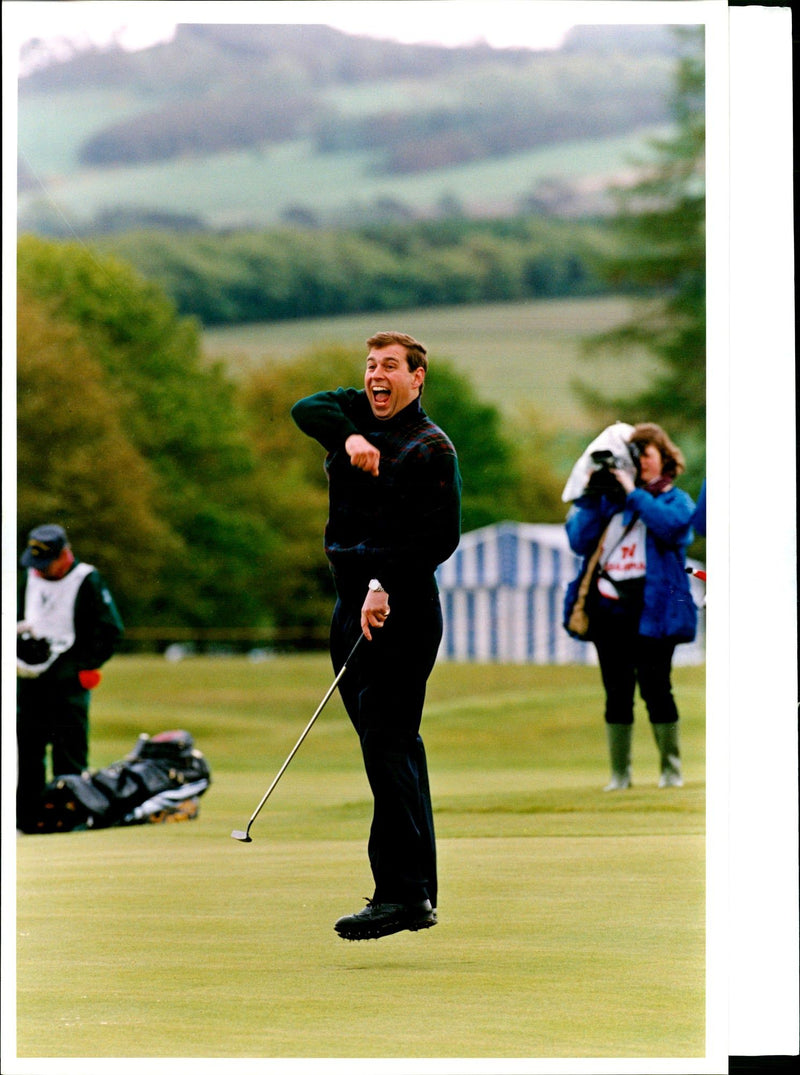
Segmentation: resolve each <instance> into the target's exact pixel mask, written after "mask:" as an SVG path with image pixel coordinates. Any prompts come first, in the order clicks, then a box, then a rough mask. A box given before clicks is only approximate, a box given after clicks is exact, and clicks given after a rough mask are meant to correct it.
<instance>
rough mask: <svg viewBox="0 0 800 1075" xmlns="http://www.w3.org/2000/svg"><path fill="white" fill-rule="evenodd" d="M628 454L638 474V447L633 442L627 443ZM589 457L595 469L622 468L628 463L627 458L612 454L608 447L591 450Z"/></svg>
mask: <svg viewBox="0 0 800 1075" xmlns="http://www.w3.org/2000/svg"><path fill="white" fill-rule="evenodd" d="M628 454H629V455H630V458H631V461H632V462H633V465H634V466H635V467H636V472H637V474H638V472H639V449H638V448H637V446H636V445H635V444H632V443H629V444H628ZM589 458H590V459H591V461H592V466H593V467H594V469H595V470H622V469H624V468H625V466H626V465H627V463H628V460H627V459H621V458H620V457H619V456H616V455H614V453H613V452H612V451H610V450H609V449H608V448H601V449H599V450H598V451H595V452H591V453H590V456H589Z"/></svg>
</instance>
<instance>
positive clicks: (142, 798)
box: [33, 731, 211, 833]
mask: <svg viewBox="0 0 800 1075" xmlns="http://www.w3.org/2000/svg"><path fill="white" fill-rule="evenodd" d="M210 783H211V771H210V769H209V767H208V763H207V761H206V759H205V757H204V755H203V754H202V752H201V751H199V750H197V749H196V748H195V745H194V740H193V739H192V736H191V735H190V734H189V732H185V731H170V732H161V733H160V734H159V735H154V736H153V737H152V738H150V736H149V735H144V734H143V735H140V736H139V740H138V742H137V743H136V746H135V747H134V749H133V750H132V751H131V753H130V754H128V755H127V756H126V757H125V758H123V759H122V761H118V762H115V763H114V764H113V765H109V766H108V767H107V768H105V769H100V770H98V771H97V772H94V773H83V774H82V775H80V776H78V775H67V776H58V777H56V778H55V779H54V780H52V781H51V782H50V783H49V784H48V785H47V787H46V788H45V791H44V796H43V798H42V805H41V811H40V815H39V819H38V821H37V824H36V828H35V829H34V830H33V831H35V832H41V833H49V832H71V831H74V830H75V829H105V828H110V827H111V826H112V825H140V824H144V823H146V822H163V821H188V820H190V819H192V818H194V817H196V816H197V814H198V812H199V799H200V796H201V795H203V794H204V793H205V792H206V791H207V790H208V787H209V785H210Z"/></svg>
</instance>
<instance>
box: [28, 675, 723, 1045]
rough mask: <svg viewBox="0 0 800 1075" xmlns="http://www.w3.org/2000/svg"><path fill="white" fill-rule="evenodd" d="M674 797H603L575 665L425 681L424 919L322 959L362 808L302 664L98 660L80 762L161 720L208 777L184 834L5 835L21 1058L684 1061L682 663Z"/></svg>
mask: <svg viewBox="0 0 800 1075" xmlns="http://www.w3.org/2000/svg"><path fill="white" fill-rule="evenodd" d="M674 678H675V687H676V697H677V700H678V704H679V707H680V709H681V712H682V724H683V751H684V758H685V775H686V778H687V779H686V785H685V787H684V788H682V789H669V790H658V789H657V787H656V782H657V766H656V752H655V747H654V744H653V743H652V740H651V738H650V731H649V727H648V725H647V721H646V718H645V717H644V715H643V713H642V712H638V713H637V725H636V731H635V736H634V785H635V786H634V788H633V789H631V790H630V791H628V792H623V793H617V794H613V795H608V794H604V793H603V792H602V790H601V788H602V786H603V784H604V783H605V780H606V776H607V773H606V761H605V743H604V735H603V728H602V719H601V715H600V714H601V691H600V684H599V673H598V672H597V669H595V668H592V667H578V666H569V667H558V668H556V667H544V666H538V667H537V666H516V665H515V666H508V665H485V666H478V665H448V664H439V665H438V666H437V668H436V669H435V671H434V673H433V676H432V677H431V682H430V690H429V703H428V707H427V712H426V717H425V721H424V724H423V734H424V737H425V741H426V747H427V750H428V755H429V764H430V769H431V780H432V791H433V799H434V810H435V814H436V823H437V833H438V838H439V856H440V876H441V888H440V905H439V925H438V926H437V927H436V929H434V930H429V931H425V932H422V933H418V934H410V933H401V934H398V935H395V936H392V937H387V938H383V939H382V940H380V941H374V942H361V943H347V942H344V941H341V940H340V939H339V938H337V937H336V935H335V934H334V932H333V928H332V927H333V922H334V920H335V919H336V918H337V917H339V915H341V914H346V913H348V912H351V911H354V910H357V909H359V907H360V906H362V897H365V896H369V895H371V877H370V874H369V868H368V865H367V860H366V836H367V828H368V824H369V816H370V796H369V791H368V788H367V786H366V781H365V778H364V775H363V772H362V768H361V762H360V757H359V755H358V746H357V741H356V739H355V735H354V733H353V732H352V730H351V728H350V726H349V724H348V722H347V719H346V717H345V715H344V711H343V708H342V706H341V703H340V701H339V699H338V697H334V698H333V699H332V700H331V702H330V704H329V706H328V707H327V709H326V710H325V712H324V713H323V715H322V716H321V717H320V719H319V721H318V722H317V724H316V725H315V726H314V729H313V731H312V733H311V734H310V736H309V738H308V739H307V740H306V742H305V743H304V744H303V747H302V750H301V751H300V752H299V753H298V755H297V757H296V758H295V760H294V761H293V763H292V766H291V767H290V768H289V769H288V770H287V773H286V775H285V777H284V778H283V780H282V782H281V784H280V785H279V787H278V788H277V789H276V791H275V794H274V795H273V796H272V798H271V799H270V801H269V802H268V803H267V805H266V806H265V808H264V810H263V812H262V813H261V815H260V816H259V818H258V819H257V821H256V823H255V825H254V826H253V829H252V835H253V843H252V844H248V845H245V844H241V843H239V842H237V841H234V840H232V839H231V838H230V833H231V830H232V829H234V828H243V827H244V825H245V823H246V822H247V819H248V817H249V816H250V814H251V812H252V810H253V809H254V807H255V806H256V804H257V803H258V801H259V799H260V798H261V796H262V794H263V792H264V790H265V789H266V787H267V786H268V784H269V782H270V781H271V779H272V777H273V776H274V775H275V773H276V772H277V770H278V768H279V767H280V765H281V763H282V762H283V760H284V759H285V757H286V755H287V754H288V752H289V750H290V749H291V747H292V746H293V745H294V742H295V741H296V739H297V737H298V735H299V734H300V732H301V731H302V729H303V727H304V726H305V723H306V721H307V720H308V718H309V716H310V715H311V713H312V712H313V710H314V709H315V708H316V705H317V704H318V702H319V700H320V698H321V697H322V695H323V693H324V692H325V690H326V688H327V686H328V685H329V683H330V679H331V671H330V666H329V664H328V661H327V658H326V657H325V656H323V655H321V654H312V655H306V656H296V657H295V656H282V657H276V658H273V659H271V660H267V661H262V662H254V661H249V660H248V659H247V658H245V657H240V658H235V657H218V658H213V657H207V658H189V659H187V660H184V661H182V662H179V663H170V662H168V661H165V660H164V659H163V658H158V657H117V658H115V659H114V660H113V661H111V662H110V664H109V665H108V666H107V671H106V675H105V678H104V681H103V684H102V685H101V687H100V688H99V689H98V691H97V694H96V697H95V702H94V710H93V715H94V722H93V723H94V727H93V740H92V764H93V765H94V766H96V767H99V766H102V765H106V764H109V763H110V762H112V761H115V760H118V759H119V758H120V757H122V756H123V755H124V754H125V753H127V751H128V750H130V748H131V747H132V745H133V741H134V740H135V738H136V736H137V735H138V734H139V733H140V732H142V731H147V732H149V733H151V734H152V733H156V732H158V731H162V730H166V729H169V728H175V727H182V728H186V729H187V730H189V731H191V732H192V734H193V735H194V736H195V739H196V743H197V746H198V747H199V748H200V749H201V750H203V752H204V753H205V754H206V757H207V758H208V761H209V763H210V765H211V770H212V779H213V783H212V786H211V788H210V790H209V791H208V793H207V795H206V796H205V797H204V799H203V800H202V801H201V811H200V816H199V818H198V819H197V820H195V821H192V822H185V823H182V824H173V825H152V826H144V827H137V828H127V829H119V828H118V829H110V830H106V831H98V832H78V833H70V834H61V835H52V836H33V837H19V838H18V840H17V871H18V873H17V885H18V908H17V916H18V917H17V929H18V949H17V960H18V965H17V986H18V994H17V1002H18V1013H17V1033H18V1040H17V1055H18V1056H19V1057H23V1058H25V1057H27V1058H36V1057H64V1058H69V1057H86V1058H107V1057H152V1058H158V1057H187V1058H188V1057H220V1058H294V1057H308V1058H319V1057H329V1058H370V1057H374V1058H393V1057H397V1058H404V1057H407V1058H414V1057H416V1058H420V1057H427V1058H437V1057H442V1058H446V1057H451V1058H452V1057H474V1058H482V1057H500V1058H535V1057H575V1058H581V1057H678V1058H680V1057H684V1058H688V1057H700V1056H703V1055H704V1052H705V1026H704V1006H705V996H704V993H705V988H704V976H705V965H704V946H705V929H704V917H705V916H704V898H705V893H704V889H705V882H704V874H705V850H704V844H705V838H704V830H705V824H704V811H705V807H704V800H705V778H704V768H705V749H704V740H705V718H704V698H705V687H704V669H702V668H692V667H679V668H677V669H675V677H674Z"/></svg>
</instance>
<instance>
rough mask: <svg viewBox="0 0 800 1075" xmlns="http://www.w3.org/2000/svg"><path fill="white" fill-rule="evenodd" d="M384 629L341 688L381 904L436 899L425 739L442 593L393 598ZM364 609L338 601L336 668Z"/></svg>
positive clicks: (358, 655)
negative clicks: (369, 802)
mask: <svg viewBox="0 0 800 1075" xmlns="http://www.w3.org/2000/svg"><path fill="white" fill-rule="evenodd" d="M389 601H390V606H391V613H390V615H389V618H388V619H387V621H386V624H385V625H384V626H383V627H381V628H377V629H376V628H373V629H372V641H371V642H368V641H366V640H365V641H364V642H363V643H362V644H361V646H360V647H359V649H358V651H357V652H356V655H355V657H354V658H353V661H352V662H351V664H349V665H348V668H347V671H346V672H345V674H344V676H343V677H342V680H341V681H340V683H339V691H340V693H341V697H342V701H343V702H344V706H345V709H346V710H347V714H348V716H349V717H350V720H351V721H352V724H353V727H354V728H355V730H356V732H357V733H358V737H359V740H360V743H361V753H362V756H363V759H364V767H365V770H366V774H367V779H368V781H369V786H370V788H371V790H372V795H373V815H372V825H371V828H370V835H369V844H368V853H369V862H370V866H371V868H372V875H373V878H374V880H375V892H374V895H373V897H372V898H373V900H374V902H376V903H415V902H421V901H422V900H425V899H429V900H430V901H431V904H432V906H433V907H436V900H437V895H438V892H437V875H436V841H435V835H434V827H433V810H432V807H431V793H430V785H429V782H428V765H427V760H426V757H425V747H424V745H423V742H422V738H421V736H420V734H419V729H420V724H421V721H422V708H423V705H424V702H425V690H426V686H427V681H428V676H429V675H430V673H431V670H432V669H433V665H434V663H435V661H436V654H437V652H438V649H439V643H440V642H441V638H442V613H441V608H440V605H439V599H438V596H435V597H431V596H428V595H426V596H425V597H424V598H421V599H419V600H416V601H415V600H412V599H411V598H410V595H405V597H403V596H401V595H397V596H396V597H394V596H392V594H391V593H390V594H389ZM360 616H361V605H360V603H359V604H358V605H357V606H356V604H355V603H354V604H347V603H345V602H343V601H341V600H340V601H338V602H337V604H336V608H335V610H334V614H333V622H332V625H331V659H332V661H333V666H334V669H335V670H336V671H338V670H339V668H340V667H341V665H342V663H343V662H344V661H345V659H346V658H347V655H348V654H349V652H350V650H351V649H352V647H353V645H354V644H355V641H356V639H357V638H358V635H359V633H360V631H361V627H360Z"/></svg>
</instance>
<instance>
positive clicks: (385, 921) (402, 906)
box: [333, 900, 436, 941]
mask: <svg viewBox="0 0 800 1075" xmlns="http://www.w3.org/2000/svg"><path fill="white" fill-rule="evenodd" d="M435 925H436V912H435V911H434V910H433V908H432V907H431V901H430V900H423V901H422V903H373V902H372V900H367V906H366V907H365V908H364V910H363V911H358V912H356V914H351V915H345V917H344V918H340V919H339V921H338V922H337V923H336V925H335V926H334V927H333V928H334V929H335V930H336V932H337V933H338V934H339V936H340V937H344V939H345V940H346V941H366V940H370V939H375V938H377V937H387V936H388V935H389V934H390V933H400V931H401V930H404V929H408V930H411V931H412V932H416V930H418V929H430V927H431V926H435Z"/></svg>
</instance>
